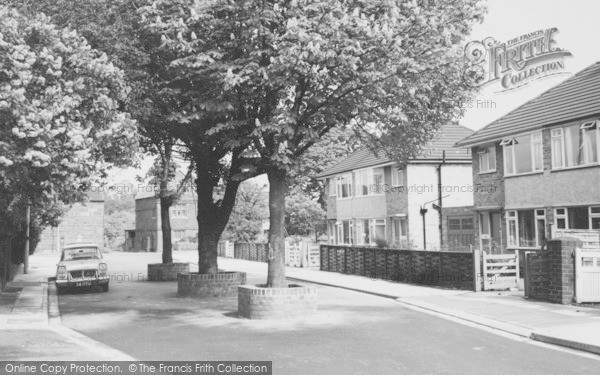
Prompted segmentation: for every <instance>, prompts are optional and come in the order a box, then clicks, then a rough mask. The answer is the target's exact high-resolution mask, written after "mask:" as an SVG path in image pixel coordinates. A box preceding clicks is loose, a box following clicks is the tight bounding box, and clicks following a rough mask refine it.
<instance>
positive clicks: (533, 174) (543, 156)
mask: <svg viewBox="0 0 600 375" xmlns="http://www.w3.org/2000/svg"><path fill="white" fill-rule="evenodd" d="M599 145H600V62H597V63H595V64H593V65H592V66H590V67H588V68H586V69H584V70H583V71H581V72H579V73H577V74H576V75H574V76H573V77H571V78H569V79H567V80H566V81H564V82H562V83H561V84H559V85H557V86H555V87H553V88H552V89H550V90H548V91H546V92H544V93H543V94H542V95H540V96H539V97H537V98H535V99H533V100H530V101H529V102H527V103H525V104H523V105H522V106H520V107H518V108H517V109H515V110H513V111H511V112H509V113H508V114H506V115H505V116H503V117H501V118H500V119H498V120H496V121H494V122H492V123H490V124H489V125H487V126H485V127H484V128H483V129H481V130H479V131H477V132H475V133H474V134H472V135H470V136H468V137H466V138H465V139H463V140H461V141H460V142H458V146H460V147H470V148H471V150H472V156H473V179H474V182H475V187H476V189H475V192H474V203H475V209H476V211H477V215H475V221H476V227H477V232H476V234H477V237H478V238H477V242H478V244H479V246H480V247H481V248H482V249H483V250H486V251H490V252H504V251H514V250H517V249H524V250H526V249H539V248H540V247H541V246H542V245H543V244H544V242H545V240H546V239H547V238H548V237H550V236H560V235H569V236H572V235H576V236H583V237H586V236H587V237H588V238H596V240H595V241H596V242H597V241H598V236H599V235H600V162H599V159H600V155H599V151H598V148H599ZM477 187H480V188H477Z"/></svg>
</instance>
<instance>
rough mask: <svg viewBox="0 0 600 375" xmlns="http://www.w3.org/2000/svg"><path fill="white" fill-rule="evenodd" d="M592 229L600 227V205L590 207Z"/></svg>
mask: <svg viewBox="0 0 600 375" xmlns="http://www.w3.org/2000/svg"><path fill="white" fill-rule="evenodd" d="M590 229H600V206H595V207H590Z"/></svg>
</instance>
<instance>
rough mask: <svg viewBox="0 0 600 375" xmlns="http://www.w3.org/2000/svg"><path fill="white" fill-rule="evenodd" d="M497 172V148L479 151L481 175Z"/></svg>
mask: <svg viewBox="0 0 600 375" xmlns="http://www.w3.org/2000/svg"><path fill="white" fill-rule="evenodd" d="M495 170H496V148H495V147H488V148H485V149H482V150H479V173H488V172H494V171H495Z"/></svg>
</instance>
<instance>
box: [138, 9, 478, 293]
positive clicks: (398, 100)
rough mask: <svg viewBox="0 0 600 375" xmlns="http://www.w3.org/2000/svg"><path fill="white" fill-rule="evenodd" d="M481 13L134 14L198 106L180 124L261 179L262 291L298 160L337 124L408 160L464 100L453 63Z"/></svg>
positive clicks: (273, 267) (278, 273) (279, 267)
mask: <svg viewBox="0 0 600 375" xmlns="http://www.w3.org/2000/svg"><path fill="white" fill-rule="evenodd" d="M484 10H485V9H484V7H483V6H482V5H481V2H480V1H478V0H460V1H430V0H413V1H400V0H374V1H373V0H370V1H361V0H354V1H345V0H337V1H331V0H327V1H325V0H293V1H275V0H272V1H264V0H242V1H235V2H232V1H225V0H222V1H219V0H215V1H206V2H204V1H191V0H189V1H188V0H175V1H172V0H155V1H152V2H151V4H150V5H148V6H147V7H145V8H144V9H143V13H142V14H143V16H144V17H145V19H146V22H147V23H148V25H149V27H150V28H152V29H153V30H155V31H157V32H160V33H162V34H163V35H162V45H163V47H164V48H165V50H167V51H171V52H175V53H177V56H178V58H177V59H176V60H174V61H173V63H172V64H171V68H172V69H174V70H175V72H174V74H176V75H177V77H178V79H177V82H176V83H177V84H178V87H179V88H180V89H181V90H185V91H186V92H188V93H190V94H191V95H190V99H191V98H192V97H193V98H194V99H199V100H196V101H194V100H189V105H188V106H186V107H185V110H182V111H180V112H179V113H178V114H177V119H178V121H180V122H185V121H188V122H195V121H200V122H202V121H205V123H206V124H207V128H205V130H204V135H201V136H205V135H210V136H214V135H215V134H227V135H228V143H227V144H229V145H230V146H231V147H241V148H243V150H246V149H248V148H250V149H251V150H252V151H254V152H256V153H257V154H258V155H260V159H261V165H262V166H263V167H264V168H265V169H266V170H267V172H268V175H269V182H270V189H271V192H270V220H271V224H270V243H271V250H270V253H269V259H270V263H269V279H268V281H267V284H268V285H269V286H283V285H285V277H284V275H285V272H284V261H283V225H284V214H283V213H284V210H285V208H284V206H285V201H284V199H283V197H284V196H285V194H286V191H287V187H288V184H289V183H290V181H289V172H290V170H291V169H292V167H293V166H294V165H295V164H296V163H297V162H298V160H299V158H300V157H301V156H302V155H303V154H304V153H305V152H306V151H307V150H308V149H309V148H310V147H311V146H312V145H314V143H316V142H317V141H319V140H320V139H321V138H322V137H323V136H325V135H326V134H327V133H328V132H329V131H330V130H331V129H333V128H335V127H340V126H351V127H352V128H353V129H354V130H355V131H356V133H357V134H359V135H360V137H361V138H362V139H363V141H365V142H366V143H367V144H368V145H369V146H370V147H371V148H372V149H373V150H374V151H376V152H386V153H387V154H388V155H390V156H392V157H393V158H394V159H395V160H397V161H399V162H404V161H406V160H407V159H408V158H410V157H414V156H415V155H416V154H417V153H418V152H419V151H420V150H421V148H422V146H423V145H424V144H425V143H426V142H427V141H429V140H430V139H431V138H432V137H433V136H434V135H435V133H436V132H437V130H438V129H439V128H440V127H441V126H442V125H443V124H445V123H447V122H449V121H451V120H454V119H456V118H457V117H458V116H459V115H461V114H462V112H463V107H462V105H461V104H462V103H464V102H466V101H467V100H468V99H469V98H470V97H471V96H472V94H473V89H472V88H471V87H469V86H468V85H467V84H466V83H465V82H463V80H462V71H463V66H462V62H461V61H460V59H459V58H458V56H460V54H459V52H460V49H461V46H460V44H461V43H462V42H463V41H464V38H465V37H466V36H467V35H468V34H469V33H470V31H471V27H472V25H473V23H475V22H477V21H480V20H482V17H483V13H484ZM211 114H212V115H213V116H212V117H211ZM400 139H401V140H402V142H401V147H398V140H400ZM240 152H243V151H242V150H240Z"/></svg>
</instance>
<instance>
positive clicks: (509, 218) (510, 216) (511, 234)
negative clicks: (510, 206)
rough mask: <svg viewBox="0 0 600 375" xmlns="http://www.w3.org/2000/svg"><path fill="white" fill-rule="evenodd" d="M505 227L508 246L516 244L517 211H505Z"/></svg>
mask: <svg viewBox="0 0 600 375" xmlns="http://www.w3.org/2000/svg"><path fill="white" fill-rule="evenodd" d="M506 228H507V230H508V246H518V244H519V243H518V241H517V236H518V234H517V211H508V212H507V213H506Z"/></svg>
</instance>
